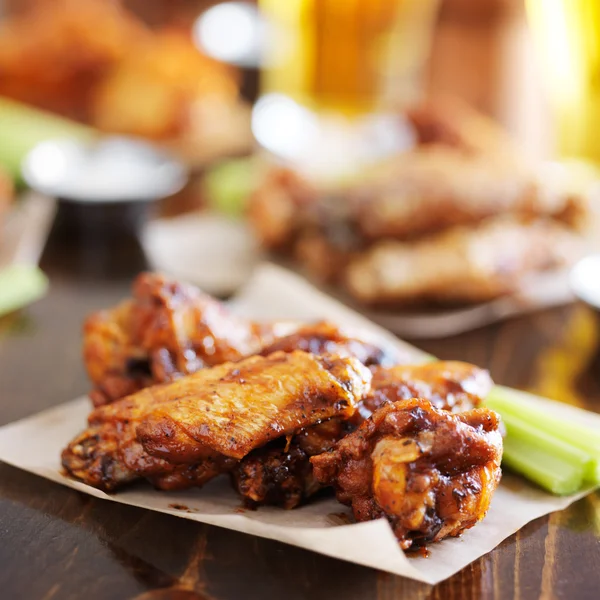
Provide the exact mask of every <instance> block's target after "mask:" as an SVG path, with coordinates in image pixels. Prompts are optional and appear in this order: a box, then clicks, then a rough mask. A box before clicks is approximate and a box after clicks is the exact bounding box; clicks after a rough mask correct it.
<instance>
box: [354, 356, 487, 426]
mask: <svg viewBox="0 0 600 600" xmlns="http://www.w3.org/2000/svg"><path fill="white" fill-rule="evenodd" d="M372 372H373V379H372V380H371V391H370V392H369V393H368V394H367V395H366V396H365V397H364V398H363V399H362V400H361V401H360V403H359V405H358V412H357V414H358V415H359V417H360V419H363V420H364V419H368V418H369V417H370V416H371V414H373V412H374V411H375V410H376V409H378V408H379V407H380V406H382V405H383V404H387V403H389V402H398V401H399V400H410V399H411V398H424V399H425V400H428V401H429V402H431V404H432V405H433V406H434V407H435V408H439V409H443V410H449V411H451V412H455V413H456V412H465V411H467V410H470V409H472V408H475V407H477V406H479V404H481V402H482V401H483V400H484V399H485V397H486V396H487V395H488V394H489V393H490V390H491V389H492V386H493V384H494V382H493V381H492V378H491V377H490V374H489V373H488V371H486V370H485V369H480V368H479V367H476V366H475V365H471V364H469V363H464V362H459V361H434V362H428V363H423V364H418V365H397V366H394V367H389V368H384V367H377V368H374V369H372ZM353 419H354V420H355V421H356V416H355V417H354V418H353Z"/></svg>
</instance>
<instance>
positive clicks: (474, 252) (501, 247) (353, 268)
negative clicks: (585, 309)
mask: <svg viewBox="0 0 600 600" xmlns="http://www.w3.org/2000/svg"><path fill="white" fill-rule="evenodd" d="M579 246H580V244H579V242H578V241H577V238H576V237H575V236H574V235H573V233H572V232H571V231H569V230H567V229H566V228H565V227H563V226H561V225H559V224H558V223H555V222H552V221H536V222H532V223H522V222H520V221H517V220H514V219H510V218H502V219H492V220H490V221H488V222H487V223H485V224H482V225H481V226H480V227H478V228H477V229H466V228H461V227H458V228H454V229H449V230H447V231H443V232H442V233H439V234H436V235H434V236H431V237H427V238H423V239H420V240H416V241H414V242H399V241H391V240H390V241H384V242H380V243H379V244H376V245H374V246H373V247H372V248H371V249H369V250H368V251H366V252H365V253H364V254H363V255H362V256H360V257H359V258H357V259H356V260H354V261H353V262H352V263H351V264H350V265H349V266H348V269H347V271H346V286H347V288H348V290H349V291H350V292H351V293H352V295H353V296H354V297H355V298H357V299H359V300H361V301H362V302H364V303H367V304H391V303H403V302H404V303H406V302H414V301H419V300H426V301H433V302H481V301H486V300H491V299H493V298H496V297H498V296H502V295H504V294H508V293H511V292H514V291H515V290H516V289H517V288H518V286H519V284H520V281H521V280H522V278H523V276H525V275H527V274H529V273H533V272H536V271H541V270H544V269H549V268H553V267H560V266H563V265H565V264H567V263H568V262H569V261H570V260H572V259H573V258H574V257H575V256H576V255H577V254H578V252H579Z"/></svg>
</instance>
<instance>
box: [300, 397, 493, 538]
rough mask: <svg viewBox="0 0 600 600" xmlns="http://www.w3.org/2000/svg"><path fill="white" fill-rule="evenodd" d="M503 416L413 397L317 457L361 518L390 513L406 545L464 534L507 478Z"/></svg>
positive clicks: (319, 471) (325, 480) (320, 473)
mask: <svg viewBox="0 0 600 600" xmlns="http://www.w3.org/2000/svg"><path fill="white" fill-rule="evenodd" d="M501 458H502V437H501V435H500V431H499V417H498V415H497V414H496V413H494V412H492V411H490V410H487V409H485V408H477V409H474V410H472V411H469V412H466V413H462V414H459V415H453V414H451V413H449V412H447V411H441V410H438V409H435V408H434V407H433V406H432V405H431V403H430V402H428V401H426V400H423V399H412V400H407V401H403V402H396V403H391V404H386V405H384V406H382V407H381V408H379V409H378V410H376V411H375V412H374V413H373V415H372V417H371V418H370V419H368V420H367V421H365V422H364V423H363V424H362V425H361V426H360V427H359V428H358V429H357V430H356V431H355V432H353V433H351V434H349V435H348V436H346V437H345V438H343V439H342V440H341V441H340V442H338V443H337V444H336V446H335V447H334V448H333V450H331V451H330V452H326V453H324V454H320V455H318V456H314V457H312V458H311V463H312V465H313V473H314V477H315V479H316V480H317V481H318V482H319V483H321V484H323V485H333V486H334V487H335V489H336V495H337V498H338V500H339V501H340V502H342V503H344V504H347V505H349V506H351V507H352V511H353V513H354V516H355V518H356V520H357V521H368V520H372V519H378V518H381V517H385V518H387V520H388V521H389V522H390V525H391V526H392V529H393V531H394V534H395V535H396V537H397V538H398V540H399V541H400V546H401V547H402V548H403V549H408V548H410V547H411V546H420V545H423V544H426V543H428V542H436V541H439V540H442V539H443V538H445V537H449V536H458V535H460V534H461V533H462V532H463V531H464V530H465V529H468V528H469V527H472V526H473V525H475V523H477V522H478V521H480V520H481V519H482V518H483V517H484V516H485V513H486V511H487V509H488V507H489V504H490V501H491V498H492V495H493V493H494V491H495V489H496V487H497V486H498V483H499V481H500V476H501V470H500V461H501Z"/></svg>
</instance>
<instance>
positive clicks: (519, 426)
mask: <svg viewBox="0 0 600 600" xmlns="http://www.w3.org/2000/svg"><path fill="white" fill-rule="evenodd" d="M490 408H493V407H492V406H490ZM500 414H501V415H502V420H503V421H504V424H505V425H506V432H507V436H508V439H509V440H520V441H521V442H524V443H527V444H528V445H530V446H532V447H534V448H536V449H537V450H539V451H540V452H543V453H545V454H547V455H548V458H549V459H552V458H555V459H559V460H562V461H564V462H566V463H569V464H572V465H573V466H577V467H579V468H581V469H582V472H583V477H584V478H585V479H587V480H592V481H595V479H596V474H597V471H598V458H597V457H594V456H592V455H591V454H590V453H589V452H585V451H584V450H581V449H580V448H576V447H575V446H573V445H571V444H569V443H567V442H564V441H563V440H560V439H558V438H556V437H555V436H554V435H552V434H550V433H548V432H547V431H544V430H542V429H538V428H537V427H536V426H535V425H532V424H531V423H527V422H525V421H523V420H521V419H519V418H517V417H515V416H514V415H512V414H510V413H504V414H503V413H500Z"/></svg>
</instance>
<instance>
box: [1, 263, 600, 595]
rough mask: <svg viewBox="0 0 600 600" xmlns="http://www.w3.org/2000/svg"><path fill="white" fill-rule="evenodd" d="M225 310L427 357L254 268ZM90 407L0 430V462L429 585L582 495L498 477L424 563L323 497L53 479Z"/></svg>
mask: <svg viewBox="0 0 600 600" xmlns="http://www.w3.org/2000/svg"><path fill="white" fill-rule="evenodd" d="M233 305H234V307H235V309H236V310H237V311H238V312H240V313H243V314H245V315H248V316H253V317H254V318H258V319H260V318H265V319H267V318H268V319H291V320H310V319H317V318H320V319H323V318H326V319H330V320H333V321H336V322H338V323H340V324H342V325H346V326H348V327H356V328H358V329H362V330H363V331H364V332H366V333H367V334H368V335H369V336H371V337H377V336H382V337H384V338H386V339H387V341H389V342H390V343H394V344H396V345H397V346H399V347H400V348H401V349H402V350H404V351H406V352H408V353H410V354H411V355H412V356H414V359H415V361H420V360H425V359H426V358H427V355H426V354H424V353H423V352H421V351H419V350H417V349H415V348H412V347H411V346H409V345H408V344H405V343H403V342H398V341H397V340H396V338H394V337H393V336H391V335H390V334H388V333H386V332H385V331H383V330H382V329H380V328H379V327H377V326H376V325H372V324H371V323H369V322H368V321H367V320H366V319H365V318H364V317H361V316H360V315H357V314H355V313H353V312H352V311H351V310H349V309H348V308H345V307H344V306H342V305H341V304H339V303H338V302H336V301H335V300H332V299H331V298H328V297H327V296H325V295H324V294H322V293H321V292H319V291H317V290H315V289H314V288H312V287H311V286H310V285H309V284H308V283H306V282H305V281H303V280H302V279H300V278H298V277H297V276H295V275H293V274H291V273H289V272H288V271H285V270H283V269H280V268H278V267H275V266H273V265H264V266H262V267H261V268H260V269H259V270H258V271H257V272H256V273H255V275H254V277H253V278H252V280H251V281H250V282H249V284H248V285H247V287H246V288H245V290H244V291H243V292H242V293H241V295H240V296H239V297H238V298H237V299H236V300H235V302H234V303H233ZM8 400H9V399H8ZM523 401H524V402H533V403H542V405H543V406H544V407H545V408H546V410H547V411H548V412H554V413H557V414H559V415H561V416H562V417H563V418H565V419H567V418H569V419H574V420H578V421H582V422H585V423H587V424H588V425H592V426H593V425H597V426H599V427H600V415H596V414H592V413H588V412H586V411H582V410H579V409H576V408H573V407H570V406H566V405H562V404H559V403H555V402H551V401H549V400H543V399H536V398H525V399H524V400H523ZM89 409H90V406H89V402H88V400H87V398H79V399H77V400H73V401H72V402H68V403H66V404H62V405H60V406H57V407H55V408H52V409H50V410H47V411H44V412H42V413H39V414H37V415H34V416H32V417H29V418H27V419H24V420H21V421H18V422H16V423H12V424H10V425H7V426H5V427H3V428H2V429H0V459H1V460H3V461H5V462H7V463H9V464H11V465H14V466H16V467H19V468H22V469H25V470H26V471H30V472H32V473H36V474H37V475H41V476H42V477H46V478H47V479H51V480H53V481H56V482H58V483H61V484H63V485H67V486H69V487H71V488H74V489H76V490H79V491H81V492H84V493H87V494H90V495H92V496H96V497H98V498H103V499H106V500H110V501H113V502H122V503H124V504H129V505H132V506H138V507H142V508H146V509H149V510H156V511H159V512H164V513H168V514H171V515H175V516H178V517H183V518H185V519H191V520H194V521H200V522H202V523H209V524H212V525H218V526H220V527H226V528H229V529H234V530H236V531H241V532H245V533H250V534H254V535H258V536H261V537H265V538H270V539H274V540H279V541H281V542H285V543H288V544H292V545H295V546H300V547H302V548H307V549H309V550H313V551H315V552H320V553H322V554H326V555H328V556H333V557H335V558H339V559H342V560H347V561H350V562H354V563H357V564H361V565H366V566H370V567H374V568H377V569H382V570H385V571H389V572H390V573H395V574H397V575H403V576H405V577H410V578H411V579H416V580H418V581H423V582H426V583H430V584H435V583H438V582H440V581H442V580H444V579H446V578H447V577H450V576H451V575H453V574H454V573H456V572H457V571H459V570H461V569H462V568H463V567H465V566H467V565H468V564H469V563H470V562H472V561H473V560H475V559H477V558H479V557H480V556H482V555H484V554H485V553H487V552H489V551H490V550H492V548H494V547H495V546H497V545H498V544H499V543H500V542H501V541H502V540H503V539H505V538H506V537H508V536H510V535H511V534H512V533H514V532H515V531H517V530H518V529H520V528H521V527H523V525H525V524H526V523H528V522H529V521H531V520H533V519H535V518H537V517H540V516H542V515H545V514H547V513H550V512H553V511H555V510H559V509H562V508H565V507H566V506H568V505H569V504H571V503H572V502H574V501H575V500H576V499H578V498H580V497H582V496H584V495H585V494H586V493H588V492H589V491H590V490H587V491H585V492H583V493H580V494H578V495H576V496H570V497H563V498H558V497H555V496H551V495H549V494H546V493H545V492H543V491H541V490H538V489H536V488H534V487H532V486H530V485H529V484H527V483H526V482H525V481H523V480H521V479H520V478H517V477H511V476H505V477H504V478H503V481H502V484H501V485H500V488H499V489H498V491H497V492H496V495H495V496H494V499H493V502H492V506H491V508H490V511H489V513H488V515H487V517H486V518H485V519H484V521H483V522H482V523H480V524H478V525H477V526H475V527H474V528H473V529H471V530H469V531H467V532H466V533H465V534H464V535H463V536H462V537H461V538H458V539H453V540H444V541H443V542H441V543H439V544H433V545H432V546H431V547H430V556H429V557H428V558H425V557H407V556H405V555H404V553H403V552H402V551H401V550H400V549H399V547H398V544H397V542H396V540H395V538H394V536H393V534H392V532H391V529H390V528H389V526H388V523H387V521H385V520H379V521H371V522H368V523H358V524H347V523H346V522H345V520H344V519H343V518H340V514H341V513H346V514H350V513H349V511H348V509H347V508H345V507H343V506H342V505H341V504H339V503H338V502H337V501H336V500H335V499H333V498H322V499H319V500H317V501H315V502H313V503H310V504H308V505H307V506H304V507H301V508H299V509H295V510H292V511H285V510H282V509H278V508H272V507H263V508H260V509H258V510H257V511H248V510H240V500H239V498H238V497H237V496H236V494H235V493H234V492H233V491H232V490H231V489H230V487H229V482H228V480H227V478H226V477H222V478H220V479H217V480H215V481H213V482H211V483H210V484H209V485H207V486H206V487H204V488H203V489H201V490H197V489H196V490H188V491H185V492H158V491H155V490H154V489H153V488H151V487H150V486H149V485H146V484H139V485H137V486H134V487H131V488H129V489H126V490H124V491H122V492H119V493H117V494H113V495H107V494H105V493H103V492H101V491H99V490H96V489H94V488H92V487H89V486H87V485H84V484H82V483H78V482H76V481H72V480H70V479H68V478H66V477H64V476H63V475H62V474H61V470H60V452H61V450H62V448H63V447H64V446H65V445H66V444H67V442H68V441H69V440H70V439H71V438H72V437H73V436H75V435H76V434H77V433H78V432H79V431H80V430H81V429H83V428H84V426H85V421H86V417H87V414H88V412H89Z"/></svg>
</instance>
